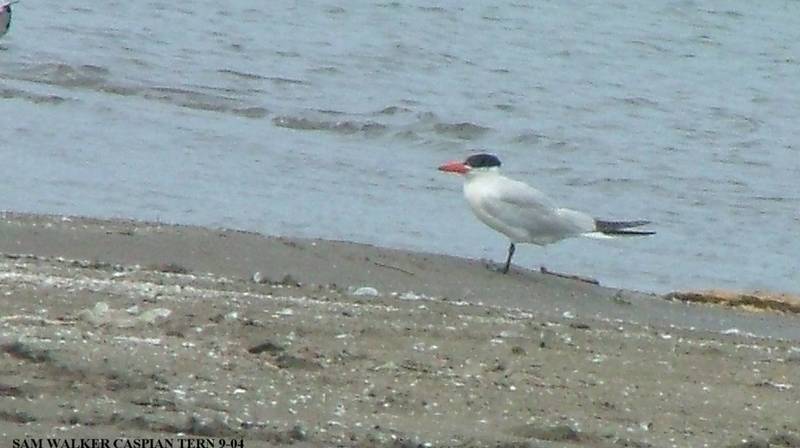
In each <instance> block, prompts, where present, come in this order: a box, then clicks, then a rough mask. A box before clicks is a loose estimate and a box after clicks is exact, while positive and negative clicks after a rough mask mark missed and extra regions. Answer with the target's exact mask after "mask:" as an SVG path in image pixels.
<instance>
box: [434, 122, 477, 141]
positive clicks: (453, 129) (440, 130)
mask: <svg viewBox="0 0 800 448" xmlns="http://www.w3.org/2000/svg"><path fill="white" fill-rule="evenodd" d="M433 130H434V131H436V133H437V134H440V135H446V136H449V137H455V138H458V139H461V140H472V139H474V138H478V137H480V136H482V135H484V134H486V133H487V132H489V130H490V129H489V128H487V127H483V126H480V125H477V124H474V123H469V122H463V123H436V124H434V125H433Z"/></svg>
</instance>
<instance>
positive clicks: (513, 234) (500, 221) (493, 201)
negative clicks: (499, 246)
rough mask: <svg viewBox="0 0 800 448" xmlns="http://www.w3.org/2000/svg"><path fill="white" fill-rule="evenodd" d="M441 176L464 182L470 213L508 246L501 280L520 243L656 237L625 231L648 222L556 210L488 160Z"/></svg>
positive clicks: (479, 158) (452, 165) (450, 166)
mask: <svg viewBox="0 0 800 448" xmlns="http://www.w3.org/2000/svg"><path fill="white" fill-rule="evenodd" d="M439 170H440V171H445V172H448V173H456V174H459V175H462V176H464V196H465V197H466V198H467V202H468V203H469V206H470V208H471V209H472V212H473V213H475V216H477V217H478V219H480V220H481V221H483V223H484V224H486V225H487V226H489V227H491V228H493V229H494V230H496V231H498V232H500V233H502V234H503V235H505V236H507V237H508V239H509V240H510V241H511V245H510V246H509V247H508V258H507V259H506V264H505V267H504V268H503V269H502V272H503V273H504V274H506V273H508V270H509V268H510V267H511V257H513V256H514V250H515V249H516V246H515V245H516V244H518V243H532V244H536V245H539V246H544V245H547V244H551V243H555V242H556V241H560V240H563V239H565V238H571V237H576V236H587V237H592V238H613V237H616V236H643V235H652V234H654V233H655V232H648V231H638V230H629V229H630V228H631V227H639V226H643V225H645V224H649V223H650V221H643V220H639V221H604V220H600V219H595V218H593V217H591V216H590V215H587V214H586V213H583V212H579V211H577V210H570V209H568V208H560V207H558V206H556V205H555V204H554V203H553V202H552V201H551V200H550V199H549V198H548V197H547V196H546V195H545V194H544V193H542V192H541V191H539V190H537V189H535V188H533V187H531V186H530V185H528V184H525V183H523V182H520V181H517V180H514V179H510V178H508V177H505V176H503V175H502V174H500V159H498V158H497V156H494V155H492V154H475V155H472V156H470V157H468V158H467V160H465V161H463V162H457V161H456V162H448V163H445V164H444V165H442V166H440V167H439Z"/></svg>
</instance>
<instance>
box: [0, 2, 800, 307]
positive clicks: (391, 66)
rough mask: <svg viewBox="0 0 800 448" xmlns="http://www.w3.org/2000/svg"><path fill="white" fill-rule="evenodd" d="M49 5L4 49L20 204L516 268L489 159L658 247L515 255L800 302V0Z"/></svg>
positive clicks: (8, 188)
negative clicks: (462, 166) (479, 189)
mask: <svg viewBox="0 0 800 448" xmlns="http://www.w3.org/2000/svg"><path fill="white" fill-rule="evenodd" d="M351 3H356V2H342V3H341V4H337V3H335V2H299V1H298V2H284V3H280V4H279V6H276V5H277V4H276V5H273V4H265V3H264V2H258V1H254V0H231V1H229V2H222V3H220V2H212V1H185V2H166V1H149V2H148V1H138V2H130V1H109V2H90V3H85V2H84V3H82V4H76V3H71V2H63V1H55V0H42V1H25V0H23V2H22V3H20V4H17V5H15V10H14V23H13V24H12V28H11V31H10V32H9V34H8V35H6V36H5V37H4V38H3V39H2V40H0V99H1V100H0V129H1V130H2V136H3V141H2V143H0V145H2V146H0V176H2V179H3V181H2V184H0V185H1V187H0V188H2V191H1V192H0V193H2V194H1V195H0V197H1V198H2V199H1V200H0V208H2V209H7V210H15V211H29V212H44V213H65V214H83V215H93V216H103V217H132V218H138V219H147V220H162V221H167V222H176V223H187V224H201V225H211V226H225V227H233V228H240V229H248V230H254V231H259V232H263V233H267V234H284V235H296V236H314V237H323V238H332V239H344V240H354V241H361V242H369V243H376V244H380V245H386V246H393V247H401V248H411V249H421V250H426V251H431V252H438V253H448V254H454V255H462V256H468V257H476V258H478V257H486V258H492V259H496V260H502V259H503V258H504V256H505V251H506V242H505V241H504V239H503V238H502V237H501V236H499V235H497V234H494V233H493V232H492V231H491V230H489V229H488V228H485V227H484V226H483V225H482V224H480V223H479V222H478V221H477V220H476V219H474V218H473V217H472V216H471V214H470V212H469V210H468V208H467V206H466V203H465V202H464V201H463V198H462V197H461V192H460V188H461V185H460V182H459V180H458V179H457V178H454V177H451V176H446V175H443V174H441V173H438V172H437V171H436V169H435V168H436V166H438V164H440V163H441V162H443V161H446V160H450V159H460V158H463V157H464V156H465V155H466V154H468V153H469V152H470V151H471V150H473V149H475V148H487V149H490V150H492V151H494V152H496V153H497V154H499V155H500V156H501V158H502V159H503V161H504V167H505V169H506V171H507V172H508V173H509V174H510V175H512V176H514V177H518V178H520V179H522V180H525V181H527V182H529V183H531V184H533V185H535V186H537V187H538V188H540V189H542V190H543V191H545V192H547V193H548V194H550V195H551V196H553V197H554V198H555V199H556V200H557V201H559V202H560V203H561V204H563V205H564V206H569V207H573V208H577V209H582V210H586V211H589V212H591V213H593V214H594V215H596V216H598V217H603V218H617V219H640V218H647V219H651V220H653V221H654V222H655V225H654V226H653V228H654V229H655V230H657V231H658V235H657V236H656V237H653V238H648V239H635V240H625V241H617V240H615V241H594V240H585V239H581V240H570V241H566V242H561V243H559V244H556V245H553V246H549V247H548V248H546V249H542V248H537V247H535V246H521V247H520V248H519V249H518V250H517V255H516V257H515V261H516V262H517V263H519V264H521V265H525V266H529V267H536V266H539V265H540V264H543V265H546V266H547V267H548V268H550V269H552V270H558V271H563V272H571V273H580V274H583V275H590V276H594V277H596V278H599V279H600V280H601V281H602V282H603V283H605V284H609V285H615V286H622V287H631V288H637V289H644V290H652V291H657V292H661V291H667V290H672V289H685V288H690V287H723V288H740V289H753V288H763V289H770V290H781V291H791V292H800V273H799V271H800V268H799V266H800V257H799V256H798V254H800V238H798V235H799V234H800V187H798V178H800V148H798V143H797V118H798V116H800V83H798V79H800V59H799V58H800V22H799V21H798V17H800V2H797V1H775V2H770V3H769V4H766V5H765V4H760V3H758V2H755V3H754V2H747V1H708V2H705V1H704V2H694V1H677V2H668V3H667V4H662V3H663V2H647V1H638V2H628V1H613V2H609V1H595V2H577V1H575V2H572V1H562V0H558V1H550V2H535V3H532V4H531V5H528V4H527V3H526V2H504V3H502V4H500V3H498V4H496V6H477V5H467V4H465V3H466V2H441V3H439V4H438V5H431V4H430V3H429V2H421V1H420V2H414V1H409V2H383V1H378V2H357V3H359V4H358V6H355V5H353V4H351Z"/></svg>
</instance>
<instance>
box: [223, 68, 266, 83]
mask: <svg viewBox="0 0 800 448" xmlns="http://www.w3.org/2000/svg"><path fill="white" fill-rule="evenodd" d="M217 73H222V74H223V75H233V76H235V77H237V78H242V79H250V80H264V79H267V77H266V76H261V75H258V74H255V73H247V72H240V71H236V70H231V69H227V68H224V69H220V70H217Z"/></svg>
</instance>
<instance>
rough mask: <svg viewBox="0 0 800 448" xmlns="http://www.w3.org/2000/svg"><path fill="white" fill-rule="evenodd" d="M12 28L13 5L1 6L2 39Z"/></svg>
mask: <svg viewBox="0 0 800 448" xmlns="http://www.w3.org/2000/svg"><path fill="white" fill-rule="evenodd" d="M9 28H11V3H5V4H0V37H3V36H5V34H6V33H7V32H8V29H9Z"/></svg>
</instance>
